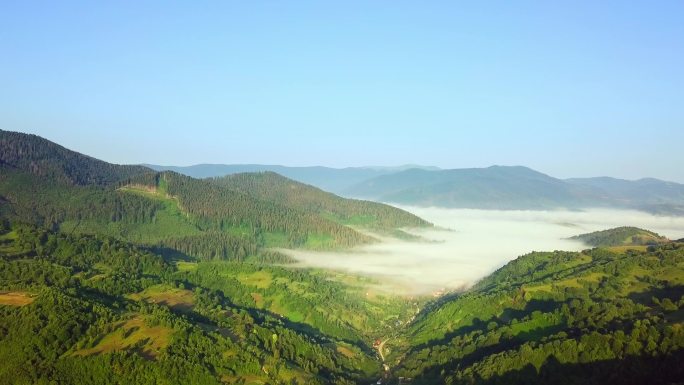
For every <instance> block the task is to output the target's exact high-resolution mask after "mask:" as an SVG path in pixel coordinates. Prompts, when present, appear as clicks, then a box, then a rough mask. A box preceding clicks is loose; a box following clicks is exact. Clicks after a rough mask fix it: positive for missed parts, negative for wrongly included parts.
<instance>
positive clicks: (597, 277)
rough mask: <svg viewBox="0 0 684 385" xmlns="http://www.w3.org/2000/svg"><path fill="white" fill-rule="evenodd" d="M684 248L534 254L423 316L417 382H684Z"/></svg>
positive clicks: (410, 373)
mask: <svg viewBox="0 0 684 385" xmlns="http://www.w3.org/2000/svg"><path fill="white" fill-rule="evenodd" d="M683 310H684V244H681V243H667V244H664V245H660V246H655V247H653V248H650V249H649V250H644V251H638V250H627V251H625V250H622V249H619V250H614V249H604V248H596V249H591V250H585V251H583V252H579V253H577V252H561V251H556V252H544V253H531V254H528V255H525V256H522V257H519V258H518V259H516V260H514V261H512V262H510V263H508V264H507V265H505V266H504V267H502V268H501V269H499V270H497V271H496V272H495V273H493V274H491V275H490V276H488V277H486V278H485V279H483V280H482V281H481V282H479V283H478V284H477V285H476V286H475V287H474V288H473V289H471V290H470V291H468V292H466V293H464V294H462V295H455V296H454V297H453V298H451V299H449V298H445V299H442V300H440V301H439V302H437V303H436V304H434V305H433V306H429V307H428V308H427V310H426V311H424V312H423V313H422V314H420V315H418V316H417V318H416V320H415V321H414V322H413V323H412V324H411V325H410V327H409V328H408V330H407V331H406V332H405V334H404V335H403V337H402V338H401V339H399V340H398V341H397V345H398V349H397V353H396V355H395V356H394V359H395V360H398V362H397V364H396V367H395V369H394V370H393V374H394V375H395V376H397V377H412V378H414V381H413V383H414V384H511V383H525V384H548V383H563V384H602V383H611V384H640V383H650V384H669V383H678V382H680V381H682V379H683V378H684V369H682V367H681V364H680V363H681V360H682V359H683V358H684V313H683Z"/></svg>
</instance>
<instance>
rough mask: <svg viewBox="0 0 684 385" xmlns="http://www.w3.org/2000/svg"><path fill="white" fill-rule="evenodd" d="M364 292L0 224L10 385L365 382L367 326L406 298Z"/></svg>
mask: <svg viewBox="0 0 684 385" xmlns="http://www.w3.org/2000/svg"><path fill="white" fill-rule="evenodd" d="M313 287H315V288H316V289H315V290H313V289H312V288H313ZM287 288H289V289H290V290H289V294H288V296H287V297H283V295H282V294H283V292H284V291H286V290H287ZM314 292H315V293H318V294H317V295H315V296H311V295H309V293H314ZM361 297H362V296H361V295H360V294H359V293H358V292H357V291H354V290H352V289H351V288H348V287H347V286H343V285H341V284H339V283H335V282H334V281H330V280H329V279H328V278H327V277H325V276H320V277H319V276H317V275H315V274H314V275H308V274H304V273H301V272H300V273H297V270H285V269H278V268H272V270H271V268H269V267H267V266H264V265H252V264H248V263H243V264H240V265H235V264H233V265H231V264H226V265H222V264H220V263H207V264H204V263H202V262H199V263H198V262H190V263H188V262H182V261H176V262H174V261H171V260H168V259H165V258H163V257H162V256H160V255H158V254H155V253H153V252H150V251H149V250H147V249H144V248H140V247H137V246H134V245H131V244H128V243H125V242H121V241H118V240H116V239H113V238H108V237H101V236H97V237H95V236H69V235H64V234H59V233H53V232H49V231H46V230H42V229H38V228H35V227H33V226H27V225H9V224H8V223H6V222H4V223H3V224H2V226H1V228H0V341H2V343H1V344H0V361H1V362H2V365H0V383H2V384H10V383H11V384H53V383H59V384H159V383H164V384H266V383H287V384H331V383H335V384H349V383H356V382H357V381H361V380H363V382H368V381H370V379H372V378H374V377H375V376H376V373H377V372H378V370H379V364H378V363H377V361H376V360H375V359H374V357H373V354H372V352H371V351H370V349H369V348H368V346H367V341H369V338H370V337H368V336H365V335H364V334H363V333H360V330H359V327H360V326H362V327H363V330H364V331H367V330H371V329H372V328H374V327H377V328H380V327H381V326H382V324H383V322H384V321H383V320H384V318H385V317H387V315H388V314H391V312H389V311H387V310H386V309H390V308H391V309H393V311H395V312H399V311H401V306H400V305H397V304H395V303H394V302H387V301H386V300H383V299H378V300H377V301H376V302H374V303H368V302H367V301H362V298H361ZM327 309H332V310H333V312H328V311H325V310H327ZM354 313H358V316H357V317H356V318H354V317H348V316H343V315H346V314H354ZM331 317H335V318H331Z"/></svg>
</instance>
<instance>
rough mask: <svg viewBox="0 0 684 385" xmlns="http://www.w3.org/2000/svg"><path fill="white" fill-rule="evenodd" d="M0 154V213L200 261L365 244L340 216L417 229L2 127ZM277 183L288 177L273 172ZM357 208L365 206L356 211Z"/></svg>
mask: <svg viewBox="0 0 684 385" xmlns="http://www.w3.org/2000/svg"><path fill="white" fill-rule="evenodd" d="M0 154H3V155H2V164H0V168H2V171H3V172H2V174H1V175H0V198H2V199H1V200H0V210H1V211H2V212H4V213H5V214H6V215H8V216H10V217H12V218H15V219H20V220H26V221H30V222H32V223H36V224H39V225H41V226H46V227H48V228H52V229H62V230H63V231H69V232H78V233H90V234H93V233H100V234H107V235H112V236H116V237H119V238H120V239H126V240H130V241H135V242H142V243H145V244H148V245H158V246H160V247H171V248H173V249H176V250H178V251H181V252H184V253H190V252H192V253H195V254H196V256H201V257H204V258H233V259H234V258H238V259H243V258H246V257H249V256H253V255H255V253H256V250H257V249H258V248H260V247H271V246H276V247H305V248H310V249H331V248H344V247H351V246H355V245H359V244H363V243H369V242H373V241H374V240H373V238H372V237H369V236H368V235H365V234H362V233H360V232H358V231H356V230H354V229H352V228H351V227H349V226H347V223H345V220H347V222H350V223H353V222H362V221H364V220H366V221H369V222H373V224H377V225H378V226H380V227H406V226H414V225H426V222H424V221H422V220H420V219H419V218H417V217H415V216H412V215H410V214H408V213H406V212H404V211H402V210H399V209H395V208H392V207H389V206H385V205H380V204H375V203H368V202H352V201H349V200H346V199H343V198H336V197H335V198H333V196H331V195H326V193H323V192H317V193H316V194H310V193H308V194H306V195H305V196H306V197H310V198H311V199H320V198H321V197H324V199H325V201H326V202H334V204H335V206H336V210H335V211H331V212H323V211H315V210H312V208H313V207H314V206H315V205H316V203H314V202H311V203H307V202H306V201H305V200H301V199H300V200H298V202H299V203H298V204H292V202H287V201H285V200H284V199H285V198H286V197H284V196H275V195H264V194H260V193H259V192H258V191H255V192H252V191H249V190H246V189H242V190H240V189H239V188H237V187H235V186H233V188H229V187H228V186H224V185H222V184H221V183H213V182H212V181H210V180H198V179H194V178H190V177H186V176H183V175H180V174H176V173H173V172H164V173H157V172H154V171H152V170H150V169H147V168H145V167H140V166H119V165H112V164H109V163H106V162H102V161H99V160H97V159H93V158H90V157H87V156H85V155H81V154H78V153H76V152H73V151H69V150H67V149H65V148H63V147H61V146H59V145H56V144H54V143H52V142H49V141H47V140H45V139H42V138H40V137H37V136H35V135H26V134H20V133H12V132H5V131H3V132H2V141H0ZM282 183H288V182H286V180H285V179H284V178H283V179H282ZM159 191H161V192H162V193H161V194H157V193H156V192H159ZM307 191H308V190H307ZM288 204H290V205H289V206H288ZM345 208H348V209H349V210H352V211H350V212H345ZM364 208H365V209H368V210H370V211H369V213H370V214H369V215H367V216H365V217H364V216H363V215H364V214H366V213H365V212H364ZM331 214H334V215H331Z"/></svg>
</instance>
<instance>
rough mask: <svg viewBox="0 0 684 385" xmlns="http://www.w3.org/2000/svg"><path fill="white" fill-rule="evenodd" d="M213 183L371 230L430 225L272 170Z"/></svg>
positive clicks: (230, 177) (415, 217)
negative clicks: (297, 180)
mask: <svg viewBox="0 0 684 385" xmlns="http://www.w3.org/2000/svg"><path fill="white" fill-rule="evenodd" d="M214 182H215V183H216V184H218V185H221V186H225V187H227V188H229V189H231V190H235V191H239V192H242V193H245V194H250V195H253V196H256V197H258V198H259V199H263V200H267V201H275V202H280V203H282V204H283V205H285V206H288V207H292V208H295V209H298V210H301V211H304V212H314V213H317V214H319V215H322V216H324V217H326V218H329V219H332V220H334V221H335V222H337V223H340V224H344V225H352V226H359V227H367V228H374V229H388V228H397V227H409V226H411V227H423V226H430V223H428V222H426V221H424V220H423V219H421V218H419V217H417V216H415V215H413V214H411V213H408V212H406V211H403V210H398V209H396V208H394V207H391V206H388V205H384V204H381V203H376V202H370V201H362V200H355V199H344V198H341V197H339V196H337V195H334V194H331V193H328V192H325V191H323V190H320V189H318V188H316V187H313V186H309V185H306V184H303V183H299V182H296V181H293V180H291V179H287V178H285V177H283V176H280V175H278V174H276V173H273V172H263V173H244V174H235V175H230V176H227V177H223V178H216V179H214Z"/></svg>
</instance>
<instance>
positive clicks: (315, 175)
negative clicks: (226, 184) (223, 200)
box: [144, 164, 439, 194]
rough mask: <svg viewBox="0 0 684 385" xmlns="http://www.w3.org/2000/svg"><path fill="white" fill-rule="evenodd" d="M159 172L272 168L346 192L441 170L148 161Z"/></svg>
mask: <svg viewBox="0 0 684 385" xmlns="http://www.w3.org/2000/svg"><path fill="white" fill-rule="evenodd" d="M144 166H146V167H149V168H151V169H153V170H156V171H175V172H177V173H179V174H184V175H187V176H190V177H193V178H213V177H221V176H226V175H232V174H239V173H245V172H264V171H270V172H275V173H277V174H280V175H282V176H284V177H287V178H290V179H294V180H296V181H298V182H302V183H306V184H310V185H313V186H316V187H318V188H320V189H322V190H325V191H329V192H332V193H335V194H340V193H343V192H344V191H345V190H347V189H348V188H349V187H351V186H354V185H356V184H358V183H361V182H363V181H366V180H368V179H372V178H375V177H379V176H382V175H388V174H394V173H397V172H400V171H405V170H411V169H422V170H439V168H437V167H430V166H418V165H404V166H397V167H383V166H366V167H347V168H332V167H323V166H311V167H288V166H280V165H266V164H197V165H193V166H159V165H154V164H145V165H144Z"/></svg>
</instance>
